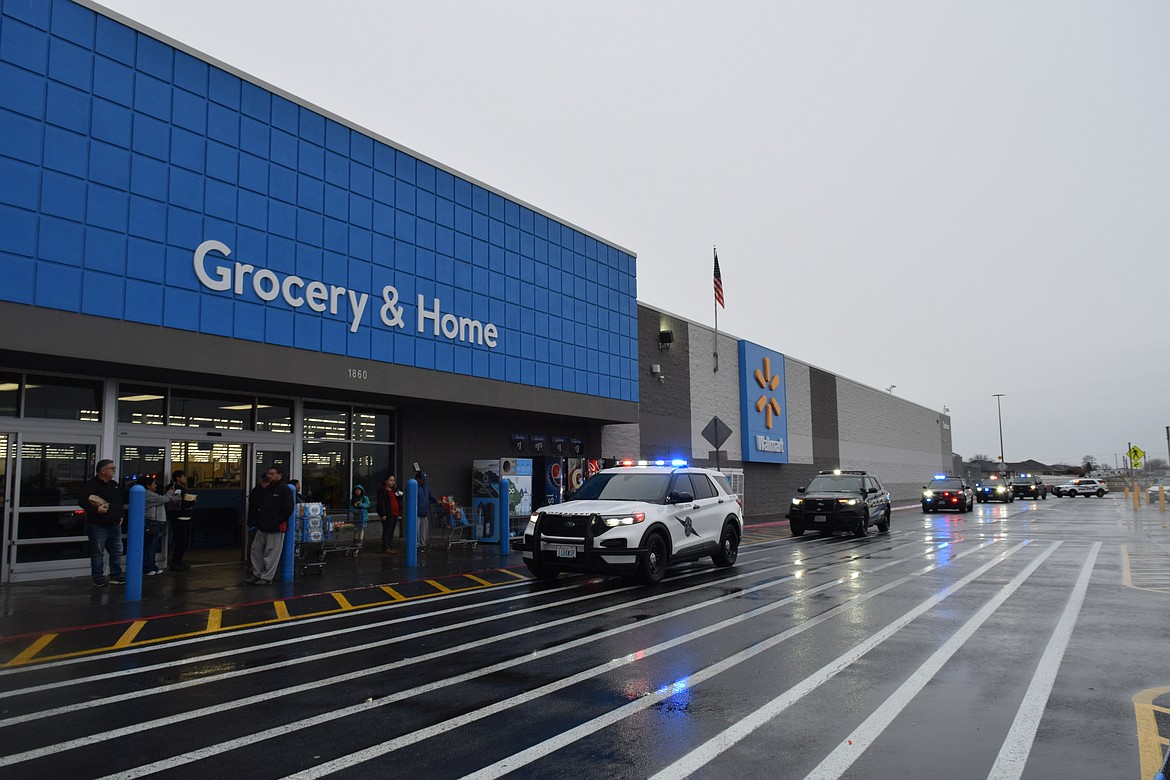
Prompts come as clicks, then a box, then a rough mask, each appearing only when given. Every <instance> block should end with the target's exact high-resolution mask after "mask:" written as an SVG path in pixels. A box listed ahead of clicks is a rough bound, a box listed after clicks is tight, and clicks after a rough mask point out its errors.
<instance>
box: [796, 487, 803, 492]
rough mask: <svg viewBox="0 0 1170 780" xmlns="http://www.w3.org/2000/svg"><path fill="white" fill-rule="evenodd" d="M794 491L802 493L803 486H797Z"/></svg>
mask: <svg viewBox="0 0 1170 780" xmlns="http://www.w3.org/2000/svg"><path fill="white" fill-rule="evenodd" d="M796 492H797V493H803V492H804V488H803V487H798V488H797V489H796Z"/></svg>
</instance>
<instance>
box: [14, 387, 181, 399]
mask: <svg viewBox="0 0 1170 780" xmlns="http://www.w3.org/2000/svg"><path fill="white" fill-rule="evenodd" d="M3 389H4V388H3V387H0V390H3ZM163 398H166V396H163V395H120V396H118V400H119V401H161V400H162V399H163Z"/></svg>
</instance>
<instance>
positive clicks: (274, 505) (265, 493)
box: [252, 481, 293, 533]
mask: <svg viewBox="0 0 1170 780" xmlns="http://www.w3.org/2000/svg"><path fill="white" fill-rule="evenodd" d="M252 501H253V505H252V511H253V515H252V521H253V522H254V523H255V524H256V528H257V529H259V530H261V531H267V532H269V533H273V532H275V531H283V530H287V529H288V525H287V523H288V518H289V516H291V515H292V513H293V493H292V491H291V490H289V487H288V483H287V482H284V481H281V482H273V483H272V484H271V485H269V486H268V487H264V488H261V487H260V486H259V485H257V486H256V489H255V490H253V491H252Z"/></svg>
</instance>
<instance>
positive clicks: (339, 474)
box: [301, 404, 394, 510]
mask: <svg viewBox="0 0 1170 780" xmlns="http://www.w3.org/2000/svg"><path fill="white" fill-rule="evenodd" d="M393 441H394V412H392V411H382V410H376V409H352V408H350V407H344V406H341V407H338V406H327V405H324V404H317V405H312V406H309V405H306V406H305V448H304V456H303V460H302V463H301V475H302V477H303V482H302V484H301V492H302V493H304V494H305V495H306V499H305V500H306V501H309V500H311V501H321V502H323V503H324V504H325V505H326V507H328V508H330V509H335V510H342V509H348V508H349V496H350V494H351V492H352V491H353V486H354V485H355V484H357V485H362V486H363V487H365V489H366V493H367V494H368V495H370V496H373V495H374V494H375V491H377V489H378V485H380V484H382V481H383V480H384V479H385V478H386V475H387V474H389V473H390V470H391V468H392V467H393V463H394V444H393ZM374 442H378V443H374ZM310 494H311V496H312V498H308V496H309V495H310ZM371 500H373V499H372V498H371Z"/></svg>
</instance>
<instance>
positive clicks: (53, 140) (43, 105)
mask: <svg viewBox="0 0 1170 780" xmlns="http://www.w3.org/2000/svg"><path fill="white" fill-rule="evenodd" d="M0 83H2V84H3V85H4V87H3V89H0V276H2V278H3V279H4V284H3V285H0V300H6V301H12V302H18V303H24V304H28V305H31V306H40V307H47V308H54V309H60V310H65V311H73V312H82V313H86V314H91V315H95V316H101V317H109V318H115V319H123V320H127V321H132V322H139V323H148V324H153V325H159V326H162V327H167V328H175V329H179V330H186V331H193V332H200V333H208V334H214V335H221V336H230V337H232V338H237V339H246V340H249V341H256V342H265V343H272V344H281V345H288V346H293V347H296V348H298V349H302V350H307V351H317V352H325V353H332V354H337V355H345V356H349V357H354V358H360V359H369V360H377V361H382V362H391V363H397V364H401V365H407V366H414V367H418V368H426V369H431V370H435V371H443V372H449V373H454V374H463V375H470V376H477V377H485V378H491V379H497V380H501V381H507V382H514V383H519V384H523V385H530V386H535V387H546V388H552V389H558V390H568V391H571V392H576V393H585V394H590V395H597V396H601V397H606V398H612V399H617V400H623V401H636V400H637V397H638V387H637V373H636V371H635V367H634V360H633V359H632V358H633V357H634V356H635V355H636V354H637V347H636V338H637V305H636V280H635V263H634V258H633V257H632V256H631V255H629V254H628V253H626V252H623V251H621V250H620V249H617V248H616V247H613V246H609V245H607V244H605V243H603V242H600V241H598V240H597V239H595V238H593V237H591V236H588V235H586V234H584V233H582V232H580V231H578V230H575V229H574V228H572V227H571V226H569V225H565V224H562V223H560V222H557V221H556V220H554V219H552V218H550V217H547V216H546V215H544V214H540V213H538V212H535V211H533V210H532V209H529V208H527V207H525V206H524V205H522V204H520V203H517V202H515V201H512V200H509V199H507V198H506V197H504V196H501V195H500V194H498V193H495V192H492V191H490V190H487V189H485V188H483V187H481V186H479V185H477V184H475V183H474V182H470V181H467V180H465V179H462V178H460V177H459V176H457V175H455V174H452V173H450V172H448V171H444V170H441V169H438V168H436V167H435V166H434V165H432V164H430V163H428V162H426V161H425V160H419V159H416V158H415V157H413V156H412V155H410V154H408V153H406V152H404V151H402V150H400V149H396V148H393V147H391V146H388V145H386V144H384V143H381V142H380V141H377V140H376V139H374V138H371V137H370V136H367V135H365V134H363V133H361V132H359V131H357V130H354V129H351V128H349V127H347V126H345V125H343V124H341V123H339V122H337V121H335V120H333V119H330V118H329V117H326V116H322V115H321V114H318V113H316V112H315V111H313V110H311V109H309V108H307V107H304V106H300V105H298V104H296V103H294V102H292V101H290V100H288V99H286V98H284V97H282V96H280V95H276V94H273V93H271V92H269V91H268V90H266V89H264V88H262V87H261V86H259V85H256V84H253V83H250V82H248V81H246V80H244V79H241V78H239V77H238V76H236V75H234V74H231V73H228V72H226V71H224V70H222V69H220V68H217V67H215V66H213V65H211V64H209V63H207V62H205V61H203V60H200V59H198V58H197V57H194V56H192V55H190V54H188V53H186V52H183V51H178V50H176V49H174V48H172V47H171V46H169V45H168V44H166V43H164V42H162V41H159V40H157V39H154V38H152V37H150V36H149V35H146V34H144V33H141V32H138V31H136V30H133V29H131V28H128V27H126V26H124V25H122V24H120V23H118V22H116V21H114V20H112V19H108V18H106V17H104V16H101V15H100V14H98V13H96V12H94V11H92V10H90V9H88V8H86V7H83V6H80V5H78V4H76V3H73V2H70V0H53V1H52V2H38V3H27V2H17V1H16V0H0ZM211 241H215V242H221V243H222V244H223V245H225V246H226V247H228V248H229V249H230V253H229V254H227V255H226V256H225V255H224V254H223V253H221V252H217V251H210V252H207V253H205V256H204V257H205V263H204V269H205V270H206V273H207V275H209V276H211V277H212V278H218V276H217V275H218V274H219V273H220V272H221V271H220V269H226V270H225V271H224V272H225V273H226V272H230V273H231V278H230V282H231V284H230V286H229V287H228V288H227V289H214V288H213V287H210V286H209V285H208V284H207V283H206V281H205V280H204V281H201V280H200V278H199V276H198V275H197V272H196V268H195V265H196V261H195V259H194V258H195V254H196V251H197V249H198V248H199V247H200V246H201V245H203V244H205V242H211ZM237 264H244V265H247V266H252V268H251V269H249V270H248V271H247V272H245V273H244V274H243V276H241V275H240V272H239V270H238V266H237ZM262 272H264V273H262ZM262 277H263V278H262ZM290 278H292V279H295V280H296V281H293V282H290V281H289V280H290ZM312 282H320V283H323V286H324V288H325V291H326V294H325V297H324V301H325V302H326V305H324V306H320V305H319V304H320V302H321V301H322V298H321V297H320V296H318V297H316V298H313V299H312V300H311V301H310V296H309V295H308V294H307V293H308V291H309V288H310V286H311V284H310V283H312ZM282 283H283V284H292V285H293V286H292V287H291V288H290V289H288V290H287V291H286V290H282V289H279V288H280V285H281V284H282ZM334 288H344V289H343V291H342V292H341V293H339V294H338V293H336V290H335V289H334ZM387 288H392V289H393V291H394V294H396V296H397V297H396V298H394V297H393V295H392V294H391V293H390V292H388V291H387ZM274 291H275V292H276V294H275V295H272V293H273V292H274ZM363 295H365V296H368V297H366V298H365V302H364V304H360V299H361V296H363ZM269 296H271V297H269ZM351 296H356V297H355V298H351ZM420 296H421V305H420ZM392 301H393V302H396V304H397V307H398V308H397V309H394V308H393V307H390V311H389V313H385V311H384V310H386V309H387V307H388V304H389V303H390V302H392ZM310 304H317V305H310ZM358 304H360V305H361V316H360V319H355V315H356V313H357V311H358V309H359V305H358ZM322 309H323V310H322ZM395 312H400V314H401V317H400V320H401V321H400V322H396V321H395V320H396V318H395V316H394V315H395ZM472 321H474V322H472ZM489 324H491V325H494V326H495V328H497V330H498V336H497V337H496V339H495V347H492V346H490V345H489V343H490V339H486V338H483V336H482V333H483V332H484V331H485V330H486V327H487V325H489Z"/></svg>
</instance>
